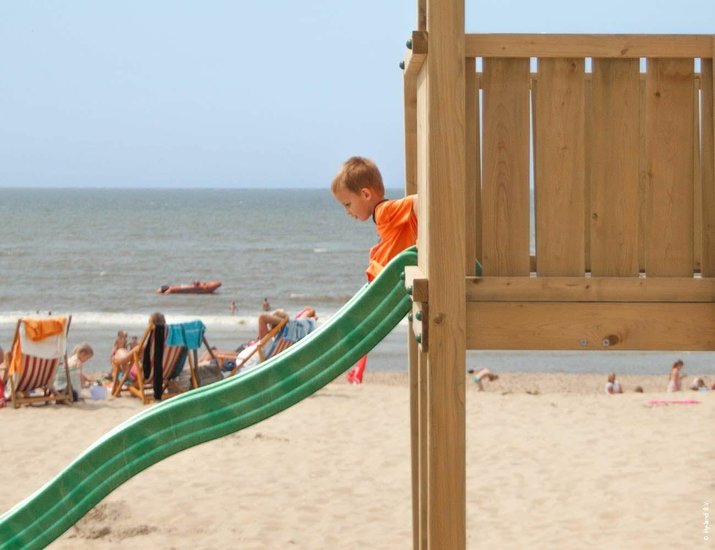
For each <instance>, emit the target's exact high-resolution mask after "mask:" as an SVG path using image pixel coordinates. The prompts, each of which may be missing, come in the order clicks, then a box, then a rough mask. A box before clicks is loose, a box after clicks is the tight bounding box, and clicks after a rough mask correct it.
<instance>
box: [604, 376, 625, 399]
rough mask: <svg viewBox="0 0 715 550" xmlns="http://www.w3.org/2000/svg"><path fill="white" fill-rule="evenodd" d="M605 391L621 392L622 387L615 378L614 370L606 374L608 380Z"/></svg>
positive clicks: (609, 392) (611, 392) (610, 392)
mask: <svg viewBox="0 0 715 550" xmlns="http://www.w3.org/2000/svg"><path fill="white" fill-rule="evenodd" d="M606 393H608V394H614V393H623V388H622V387H621V383H620V382H619V381H618V380H616V373H615V372H612V373H610V374H609V375H608V382H606Z"/></svg>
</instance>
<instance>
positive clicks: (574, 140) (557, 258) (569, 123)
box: [534, 59, 585, 276]
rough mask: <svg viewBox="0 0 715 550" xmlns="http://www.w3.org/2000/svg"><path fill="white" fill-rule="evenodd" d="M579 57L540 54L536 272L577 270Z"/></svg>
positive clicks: (580, 262) (581, 117)
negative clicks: (543, 56)
mask: <svg viewBox="0 0 715 550" xmlns="http://www.w3.org/2000/svg"><path fill="white" fill-rule="evenodd" d="M584 86H585V81H584V60H583V59H540V60H539V92H538V94H537V95H536V97H535V101H534V106H535V108H534V142H535V143H534V168H535V177H534V193H535V202H536V204H535V214H536V234H537V236H538V238H537V241H536V259H537V264H536V268H537V273H538V274H539V275H541V276H555V275H570V276H576V275H583V274H584V271H585V265H584V263H585V262H584V225H585V224H584V179H585V160H584V137H585V113H584V106H585V98H584V95H585V91H584Z"/></svg>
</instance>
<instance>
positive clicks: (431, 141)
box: [417, 0, 466, 550]
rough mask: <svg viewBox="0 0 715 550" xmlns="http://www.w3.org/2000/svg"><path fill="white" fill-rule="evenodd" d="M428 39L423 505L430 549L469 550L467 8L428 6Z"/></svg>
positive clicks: (424, 79) (433, 2) (421, 124)
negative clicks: (427, 289) (428, 341)
mask: <svg viewBox="0 0 715 550" xmlns="http://www.w3.org/2000/svg"><path fill="white" fill-rule="evenodd" d="M427 32H428V55H427V60H426V62H425V66H423V68H422V71H421V73H420V78H419V81H418V108H417V113H418V123H417V128H418V146H417V151H418V170H417V174H418V175H417V187H418V193H419V197H420V198H419V200H420V203H419V207H420V212H419V215H420V220H419V223H420V232H419V238H418V248H419V251H420V253H419V260H418V261H419V267H420V270H421V271H422V272H423V273H424V274H426V276H427V279H428V282H429V334H430V344H429V350H428V352H427V353H423V354H420V368H422V367H426V371H425V372H426V375H427V380H426V381H423V380H420V384H421V385H424V384H425V383H426V384H427V392H428V393H427V403H426V406H427V415H426V421H427V431H426V442H425V443H426V449H421V452H423V453H424V452H425V451H426V468H425V470H426V479H427V485H428V489H427V492H428V494H427V495H426V496H427V498H426V500H422V499H421V500H420V505H421V506H422V507H425V506H426V521H427V533H426V536H427V545H426V547H427V548H430V549H435V550H436V549H443V548H448V549H450V550H460V549H463V548H464V547H465V544H466V532H465V509H466V488H465V482H466V475H465V410H464V391H465V388H464V381H465V375H464V371H465V358H466V353H465V346H466V337H465V332H466V330H465V329H466V327H465V325H466V321H465V286H464V285H465V283H464V273H465V265H464V264H465V261H464V250H465V245H464V243H465V235H464V232H465V208H464V203H465V91H464V90H465V75H464V72H465V61H464V2H463V0H427ZM420 102H424V106H423V105H420ZM425 363H426V365H425ZM420 406H421V407H424V406H425V404H424V403H420ZM423 511H425V510H423Z"/></svg>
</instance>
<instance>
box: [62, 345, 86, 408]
mask: <svg viewBox="0 0 715 550" xmlns="http://www.w3.org/2000/svg"><path fill="white" fill-rule="evenodd" d="M92 357H94V350H93V349H92V346H90V345H89V344H88V343H87V342H82V343H81V344H78V345H77V346H75V348H74V349H73V350H72V356H71V357H70V358H69V359H68V360H67V367H68V370H69V374H70V382H71V384H72V401H79V396H80V391H81V390H82V388H87V387H89V384H90V382H91V380H90V379H89V378H87V377H86V376H85V375H84V372H82V367H83V366H84V364H85V363H86V362H87V361H89V360H90V359H92ZM54 386H55V388H56V389H57V391H59V392H64V391H65V389H66V388H67V376H66V375H65V369H63V368H58V369H57V374H55V384H54Z"/></svg>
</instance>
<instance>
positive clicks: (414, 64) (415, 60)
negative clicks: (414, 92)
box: [402, 50, 427, 76]
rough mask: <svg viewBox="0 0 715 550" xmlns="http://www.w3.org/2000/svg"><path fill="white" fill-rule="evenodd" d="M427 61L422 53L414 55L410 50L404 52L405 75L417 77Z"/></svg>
mask: <svg viewBox="0 0 715 550" xmlns="http://www.w3.org/2000/svg"><path fill="white" fill-rule="evenodd" d="M426 59H427V55H426V54H423V53H415V52H413V51H412V50H407V52H405V57H404V59H403V61H402V62H403V64H404V67H405V68H404V70H405V75H413V76H414V75H417V74H418V73H419V72H420V71H421V70H422V66H423V65H424V63H425V60H426Z"/></svg>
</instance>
